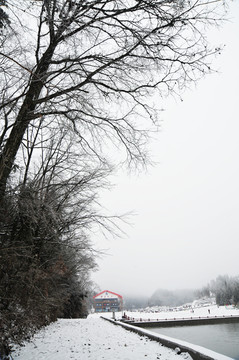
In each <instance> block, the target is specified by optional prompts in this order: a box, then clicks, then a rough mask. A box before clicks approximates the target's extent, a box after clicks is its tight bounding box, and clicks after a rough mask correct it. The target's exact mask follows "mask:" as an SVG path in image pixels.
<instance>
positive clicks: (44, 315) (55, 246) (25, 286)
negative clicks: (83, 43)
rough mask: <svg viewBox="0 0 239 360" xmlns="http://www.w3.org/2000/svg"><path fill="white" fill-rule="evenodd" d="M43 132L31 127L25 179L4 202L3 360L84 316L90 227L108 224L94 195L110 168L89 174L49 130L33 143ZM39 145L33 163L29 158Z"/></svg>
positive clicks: (91, 263) (0, 234) (91, 259)
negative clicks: (43, 330)
mask: <svg viewBox="0 0 239 360" xmlns="http://www.w3.org/2000/svg"><path fill="white" fill-rule="evenodd" d="M44 130H45V129H44V128H42V127H40V128H35V127H32V128H29V129H28V132H27V135H28V137H27V138H26V139H25V144H28V147H26V146H24V147H23V154H24V156H23V158H24V160H25V166H23V167H22V177H21V179H22V181H21V183H20V184H19V185H18V186H16V188H13V186H12V188H11V193H10V192H8V193H7V194H6V196H5V197H4V200H3V201H2V207H1V212H0V294H1V297H0V309H1V314H0V338H1V339H2V344H1V345H0V357H2V356H3V357H4V356H5V355H7V354H8V352H9V351H10V350H11V344H12V343H21V341H22V340H24V339H26V338H28V337H29V336H30V335H31V334H32V333H33V332H34V331H35V330H36V329H38V328H39V327H41V326H43V325H45V324H48V323H49V322H51V321H54V320H56V319H57V317H63V316H70V317H76V316H77V317H82V316H85V315H86V305H85V298H86V296H87V293H88V291H89V289H90V286H91V284H90V281H89V273H90V271H92V269H94V268H95V267H96V263H95V258H96V255H97V254H96V252H95V251H94V249H93V245H92V244H91V242H90V238H89V229H91V227H92V225H95V224H100V225H105V226H106V227H108V224H107V219H106V218H105V217H104V216H102V215H101V214H100V213H99V208H98V204H97V191H98V188H99V187H102V186H104V185H106V181H105V178H106V177H107V176H108V174H109V171H110V169H109V168H106V167H105V168H103V167H102V166H101V167H99V168H97V169H93V168H92V167H91V166H90V164H89V161H87V163H86V161H85V160H84V155H82V157H81V156H80V155H79V154H77V155H76V154H75V153H74V152H73V150H72V147H73V145H74V144H71V142H70V141H69V139H68V138H67V141H66V136H67V134H66V133H65V132H63V133H62V132H61V131H60V129H58V131H57V133H54V136H53V133H52V132H50V135H51V136H49V131H48V139H46V138H44V140H43V142H42V143H38V140H37V139H38V138H40V133H41V132H42V131H43V133H44ZM43 135H44V134H43ZM53 138H54V141H53V140H52V139H53ZM38 147H39V148H40V150H41V156H40V155H39V154H38V157H37V160H38V164H37V163H36V162H31V157H32V156H33V154H34V150H37V148H38ZM73 164H74V166H73Z"/></svg>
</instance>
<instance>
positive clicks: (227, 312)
mask: <svg viewBox="0 0 239 360" xmlns="http://www.w3.org/2000/svg"><path fill="white" fill-rule="evenodd" d="M125 314H126V316H127V317H129V318H130V319H135V320H139V321H140V319H142V321H144V320H147V321H150V320H172V319H191V318H192V319H198V318H199V317H200V318H214V317H231V316H233V317H237V316H238V317H239V309H237V308H234V307H233V306H220V307H218V306H217V305H211V306H203V307H198V308H193V309H191V308H189V309H185V310H178V311H161V312H150V313H148V312H138V311H134V312H129V311H126V312H125ZM120 316H121V315H120V314H119V316H118V317H120Z"/></svg>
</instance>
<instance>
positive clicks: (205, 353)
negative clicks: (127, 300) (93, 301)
mask: <svg viewBox="0 0 239 360" xmlns="http://www.w3.org/2000/svg"><path fill="white" fill-rule="evenodd" d="M101 318H102V319H104V320H106V321H109V322H111V323H112V324H114V325H118V326H122V327H123V328H124V329H126V330H128V331H133V332H135V333H137V334H139V335H143V336H147V337H148V338H150V339H152V340H154V341H157V342H159V343H160V344H162V345H164V346H166V347H168V348H170V349H174V350H175V349H176V348H177V351H178V353H179V349H180V352H187V353H188V354H189V355H190V356H191V357H192V358H193V360H233V359H232V358H230V357H228V356H225V355H222V354H219V353H217V352H215V351H212V350H209V349H206V348H204V347H202V346H198V345H194V344H191V343H188V342H186V341H181V340H179V339H174V338H171V337H169V336H165V335H160V334H156V333H153V332H152V331H149V330H145V329H142V328H140V327H137V326H134V325H130V324H125V323H123V322H121V321H116V320H114V319H110V318H106V317H104V316H101Z"/></svg>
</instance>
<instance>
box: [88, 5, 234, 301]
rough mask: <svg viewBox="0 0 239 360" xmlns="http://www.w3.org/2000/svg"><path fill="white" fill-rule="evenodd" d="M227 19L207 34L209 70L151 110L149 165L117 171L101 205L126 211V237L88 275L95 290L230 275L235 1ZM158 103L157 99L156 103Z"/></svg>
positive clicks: (144, 289)
mask: <svg viewBox="0 0 239 360" xmlns="http://www.w3.org/2000/svg"><path fill="white" fill-rule="evenodd" d="M229 17H230V18H231V22H227V23H226V24H225V25H224V26H223V27H222V28H221V29H219V30H214V31H213V32H212V33H210V34H209V35H210V38H211V39H212V41H214V43H215V45H221V44H226V47H225V50H224V51H223V53H222V55H221V56H219V57H218V58H217V59H215V61H214V63H213V64H214V68H217V69H218V70H219V73H218V74H214V75H209V76H207V77H206V78H205V79H203V80H201V81H200V82H199V83H198V84H197V86H196V88H194V89H191V90H188V91H187V92H186V93H185V94H184V95H183V97H182V98H183V101H180V99H170V100H167V102H164V103H161V102H160V104H159V107H160V108H162V107H165V111H164V112H163V113H162V114H161V117H162V123H161V130H160V132H159V134H158V135H157V138H156V139H155V141H154V142H153V144H152V146H151V151H152V154H153V160H154V161H156V162H157V165H156V166H154V167H153V168H149V170H148V172H147V173H141V174H140V175H131V176H129V175H128V174H127V172H126V171H123V169H119V170H118V172H117V173H116V174H115V177H114V179H113V182H114V183H115V184H116V185H115V187H114V188H113V189H112V190H111V191H110V192H108V193H107V192H104V194H103V196H102V199H101V200H102V202H103V205H104V206H105V207H106V208H107V209H109V210H110V211H111V212H112V213H125V212H128V211H134V212H135V214H136V215H135V216H133V217H132V218H131V220H130V221H131V223H132V226H127V225H123V230H124V231H125V232H126V234H127V235H125V236H123V238H121V239H113V238H112V239H109V240H105V239H104V238H103V237H102V236H101V235H100V234H95V241H96V243H97V246H98V248H103V249H106V248H107V249H108V251H107V253H108V255H107V256H104V257H103V258H102V259H100V260H99V261H98V263H99V271H98V272H97V273H95V274H94V275H93V280H94V281H96V283H98V285H99V287H100V289H101V290H104V289H109V290H112V291H115V292H118V293H122V295H146V296H150V295H152V293H153V292H154V291H155V290H156V289H157V288H166V289H179V288H183V289H184V288H199V287H201V286H204V285H206V284H207V283H208V282H209V281H210V280H211V279H214V278H215V277H217V275H219V274H229V275H231V276H234V275H238V274H239V261H238V254H239V241H238V239H239V226H238V217H239V161H238V158H239V141H238V139H239V121H238V102H239V91H238V87H239V85H238V84H239V70H238V64H239V42H238V34H239V4H238V2H234V3H233V4H232V6H231V12H230V14H229ZM159 101H161V100H159Z"/></svg>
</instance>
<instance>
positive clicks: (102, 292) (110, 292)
mask: <svg viewBox="0 0 239 360" xmlns="http://www.w3.org/2000/svg"><path fill="white" fill-rule="evenodd" d="M104 293H109V294H111V295H115V296H117V297H119V298H121V299H123V296H121V295H119V294H117V293H114V292H113V291H110V290H103V291H101V292H100V293H99V294H97V295H95V296H93V298H94V299H95V298H97V297H98V296H99V297H101V298H102V297H103V296H101V295H103V294H104ZM106 296H107V295H106ZM107 297H112V296H107Z"/></svg>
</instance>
